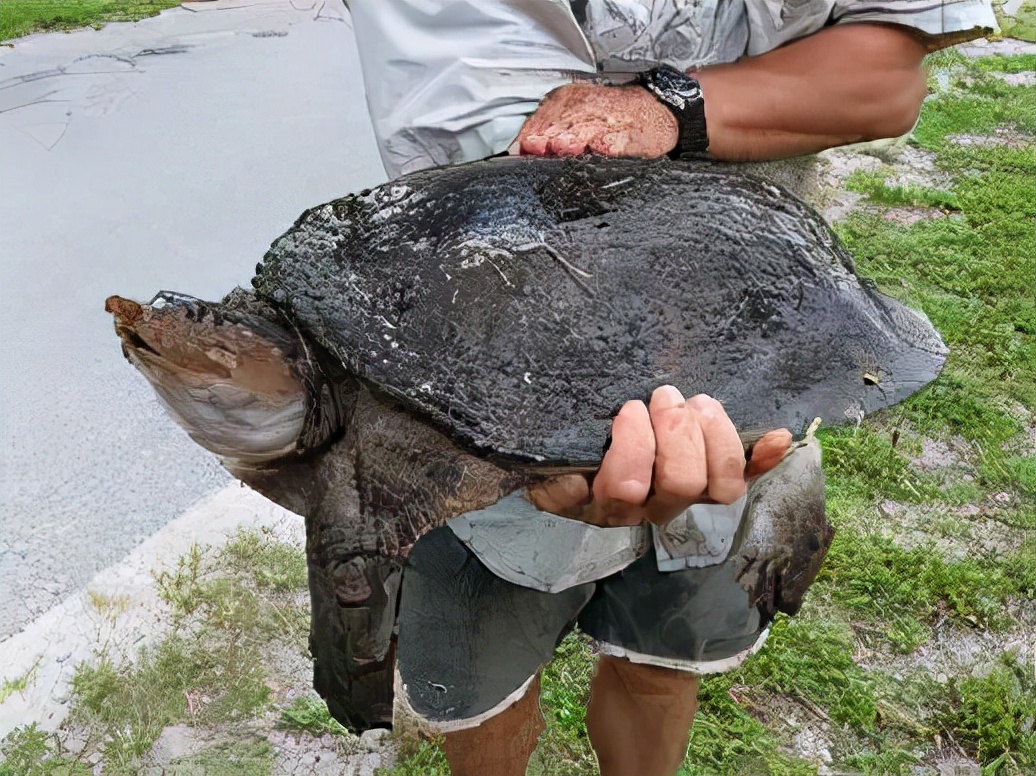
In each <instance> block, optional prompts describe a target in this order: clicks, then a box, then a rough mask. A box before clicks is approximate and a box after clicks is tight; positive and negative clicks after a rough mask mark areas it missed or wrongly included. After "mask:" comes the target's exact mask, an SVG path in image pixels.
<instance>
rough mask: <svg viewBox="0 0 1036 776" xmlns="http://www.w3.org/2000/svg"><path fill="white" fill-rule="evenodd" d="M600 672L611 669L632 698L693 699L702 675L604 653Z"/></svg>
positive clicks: (599, 661) (599, 664)
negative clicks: (635, 661)
mask: <svg viewBox="0 0 1036 776" xmlns="http://www.w3.org/2000/svg"><path fill="white" fill-rule="evenodd" d="M597 670H598V672H601V671H610V672H612V673H613V674H614V675H615V676H616V678H617V679H618V680H619V682H620V684H621V685H622V687H623V688H624V689H625V691H626V693H627V694H628V695H629V696H630V697H632V698H638V697H639V698H645V699H647V698H673V699H674V700H676V699H689V700H691V701H693V700H694V699H695V698H697V695H698V685H699V684H700V682H701V677H699V676H698V675H697V674H692V673H690V672H688V671H678V670H676V669H673V668H662V667H660V666H652V665H645V664H643V663H633V662H631V661H629V660H623V659H621V658H614V657H609V656H608V655H601V656H600V658H599V659H598V664H597Z"/></svg>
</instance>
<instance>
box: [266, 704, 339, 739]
mask: <svg viewBox="0 0 1036 776" xmlns="http://www.w3.org/2000/svg"><path fill="white" fill-rule="evenodd" d="M277 727H279V728H281V729H282V730H294V731H296V732H299V733H309V734H310V735H311V736H322V735H324V734H325V733H330V734H332V735H336V736H339V735H345V734H346V733H347V732H348V731H347V730H346V729H345V728H344V727H342V725H341V723H339V722H338V720H336V719H335V718H334V717H332V716H331V712H329V711H328V710H327V704H326V703H324V701H322V700H320V699H319V698H314V697H312V696H305V697H302V698H296V699H295V702H294V703H293V704H292V705H291V706H289V707H288V708H286V709H284V710H283V711H281V718H280V719H279V720H278V721H277Z"/></svg>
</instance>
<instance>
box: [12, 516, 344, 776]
mask: <svg viewBox="0 0 1036 776" xmlns="http://www.w3.org/2000/svg"><path fill="white" fill-rule="evenodd" d="M156 584H157V587H158V592H159V596H160V597H161V598H162V599H163V600H164V601H165V602H166V603H167V604H168V605H169V607H170V610H171V619H172V624H173V628H172V631H171V632H170V633H169V634H168V635H167V636H166V637H165V638H164V639H162V640H161V641H160V642H159V643H158V644H156V645H155V646H153V647H148V648H145V649H142V650H140V651H139V652H138V653H137V654H136V655H135V656H134V658H133V659H132V660H123V659H119V658H116V657H114V656H112V655H111V654H109V652H108V651H102V652H101V653H100V654H99V655H98V656H97V658H96V659H95V660H91V661H87V662H84V663H82V664H80V665H79V666H77V667H76V670H75V674H74V676H73V678H72V696H73V704H72V711H71V714H70V720H71V723H72V724H73V725H75V726H76V728H77V730H79V731H80V734H82V732H83V731H85V735H86V737H87V741H86V745H85V747H84V749H83V751H82V752H81V753H78V754H77V755H76V756H75V757H70V756H66V755H65V754H63V753H62V751H61V750H60V748H58V746H57V743H56V741H55V739H53V738H52V737H48V736H47V735H46V734H43V733H41V732H40V731H39V730H38V729H36V728H33V727H29V728H23V729H20V730H19V731H16V734H15V735H13V736H10V737H8V738H7V739H6V740H5V742H4V745H3V746H4V754H5V758H6V760H7V762H8V763H24V762H37V761H39V762H43V763H46V764H47V765H46V767H47V768H49V769H50V770H42V771H40V770H38V769H37V770H32V769H31V768H30V769H29V770H25V767H27V766H24V767H23V766H22V765H18V766H17V767H16V766H15V765H10V766H9V771H4V772H3V773H4V774H5V776H6V774H7V773H8V772H10V773H11V774H12V776H13V774H15V773H18V774H21V773H26V774H35V773H37V772H39V773H52V772H53V773H58V772H64V771H62V770H61V769H62V768H65V767H66V766H67V767H68V768H72V770H70V771H68V772H69V773H80V772H82V771H81V770H76V768H80V769H81V767H82V764H83V763H84V761H85V759H86V758H88V757H90V756H91V755H93V756H99V757H100V758H101V761H102V762H103V771H104V773H105V774H136V773H139V772H140V770H141V768H142V767H143V766H144V764H146V762H147V755H148V752H149V751H150V749H151V747H152V745H153V744H154V742H155V741H156V740H157V739H158V737H159V736H160V735H161V733H162V731H163V730H164V729H165V728H166V727H167V726H169V725H174V724H189V725H199V726H217V725H233V724H236V723H239V722H241V721H244V720H249V719H253V718H254V717H256V716H257V715H259V714H261V713H263V712H265V711H266V710H267V709H268V708H269V707H270V704H271V702H272V698H271V690H270V685H269V678H270V677H269V676H268V671H269V669H268V667H267V666H268V661H267V660H266V658H267V655H268V653H269V651H270V649H271V647H272V645H276V644H291V645H294V648H295V649H298V650H303V649H304V645H305V643H306V633H307V625H308V612H306V611H305V609H304V607H300V606H299V605H298V603H297V600H296V599H297V597H298V596H299V595H300V594H301V593H302V591H304V590H305V589H306V576H305V559H304V556H303V554H302V553H301V552H300V551H299V550H297V549H295V548H292V547H288V546H286V545H284V544H281V543H280V542H278V541H277V540H276V539H274V538H273V537H272V536H271V535H270V534H269V533H267V532H246V531H240V532H239V533H238V534H237V535H236V536H235V537H234V538H233V540H231V541H230V542H229V543H228V544H227V545H226V546H225V547H224V548H223V549H222V550H220V551H218V552H216V553H215V554H211V553H209V554H207V553H205V552H203V551H202V549H201V548H200V547H198V546H194V547H192V548H191V549H190V550H189V551H188V552H187V553H186V554H185V555H184V556H183V557H182V558H180V559H179V560H178V562H177V565H176V567H175V568H174V569H173V570H172V571H168V572H164V573H162V574H159V575H157V576H156ZM95 606H96V607H97V608H98V610H99V611H102V610H103V611H104V612H107V611H109V610H111V614H112V615H113V616H115V617H117V616H118V614H119V612H120V611H121V610H120V608H119V606H120V602H119V601H114V602H113V601H108V600H106V599H102V598H101V597H96V598H95ZM321 706H322V704H321ZM307 714H308V716H307ZM282 720H283V721H285V722H286V723H288V724H289V725H291V724H294V725H295V727H294V729H296V730H301V729H306V730H309V731H310V732H314V733H317V732H318V731H320V732H337V731H339V730H340V729H341V728H340V726H338V727H335V726H336V725H337V723H335V722H334V721H333V720H331V719H330V717H329V715H328V714H327V709H326V707H323V716H321V715H320V714H319V713H318V711H317V709H315V708H310V707H308V706H306V705H304V704H301V703H300V702H296V704H295V705H293V706H291V707H289V708H287V709H284V710H283V712H282ZM299 725H302V728H300V727H299ZM271 763H272V750H271V748H270V747H269V745H268V744H267V743H266V742H265V741H258V742H256V741H233V740H232V741H227V742H225V743H222V744H219V745H214V747H210V749H206V750H204V751H202V752H200V753H198V754H196V755H192V756H191V757H189V758H185V759H183V761H182V762H178V763H174V764H172V766H171V767H173V766H175V767H173V771H172V772H174V773H184V774H187V773H199V772H202V773H213V774H222V773H225V774H238V773H241V774H268V773H269V772H270V767H271ZM5 767H7V766H5Z"/></svg>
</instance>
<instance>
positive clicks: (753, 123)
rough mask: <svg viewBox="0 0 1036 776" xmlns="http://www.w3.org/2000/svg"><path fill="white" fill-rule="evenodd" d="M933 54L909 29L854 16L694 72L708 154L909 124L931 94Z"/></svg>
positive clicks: (780, 149) (862, 135) (785, 150)
mask: <svg viewBox="0 0 1036 776" xmlns="http://www.w3.org/2000/svg"><path fill="white" fill-rule="evenodd" d="M924 54H925V47H924V46H923V45H922V44H921V43H920V41H918V40H917V39H916V38H915V37H914V35H913V34H912V33H911V32H910V31H909V30H907V29H906V28H903V27H894V26H891V25H876V24H845V25H841V26H836V27H831V28H828V29H825V30H821V31H820V32H818V33H816V34H814V35H811V36H810V37H808V38H804V39H802V40H799V41H796V42H794V43H790V44H788V45H787V46H784V47H782V48H779V49H776V50H774V51H771V52H768V53H766V54H762V55H760V56H756V57H749V58H746V59H742V60H739V61H738V62H735V63H732V64H729V65H718V66H715V67H708V68H705V69H703V70H700V71H698V72H697V73H693V74H692V75H694V76H695V77H696V78H697V79H698V81H699V82H700V83H701V87H702V93H703V95H704V97H705V116H706V121H707V123H708V129H709V154H710V156H713V157H715V158H718V159H726V160H748V159H775V158H781V157H787V156H797V155H800V154H807V153H813V152H816V151H820V150H823V149H825V148H831V147H833V146H838V145H844V144H846V143H854V142H859V141H863V140H872V139H876V138H880V137H894V136H896V135H900V134H903V133H905V132H908V131H909V130H910V128H911V127H912V126H913V124H914V122H915V121H916V120H917V115H918V111H919V110H920V105H921V102H922V100H923V99H924V95H925V76H924V72H923V71H922V70H921V61H922V60H923V58H924Z"/></svg>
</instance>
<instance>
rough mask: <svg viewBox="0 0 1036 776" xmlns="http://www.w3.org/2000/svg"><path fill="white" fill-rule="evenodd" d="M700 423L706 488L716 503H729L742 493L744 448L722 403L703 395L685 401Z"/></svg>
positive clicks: (743, 486) (743, 488)
mask: <svg viewBox="0 0 1036 776" xmlns="http://www.w3.org/2000/svg"><path fill="white" fill-rule="evenodd" d="M687 405H688V406H689V407H691V408H692V409H693V410H694V412H695V414H696V417H697V418H698V422H699V423H700V424H701V431H702V436H703V438H704V440H705V441H704V445H705V466H706V471H707V476H708V486H707V488H706V491H707V493H708V496H709V498H710V499H711V500H712V501H715V502H717V503H719V504H731V503H733V502H735V501H737V500H738V499H739V498H741V496H742V495H744V492H745V449H744V446H743V445H742V444H741V437H740V436H738V433H737V429H736V428H734V423H733V421H732V420H731V419H730V417H729V416H728V415H727V412H726V410H724V409H723V405H722V404H720V403H719V402H718V401H716V400H715V399H713V398H712V397H711V396H706V395H705V394H703V393H702V394H698V395H697V396H693V397H691V398H690V399H688V400H687Z"/></svg>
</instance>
